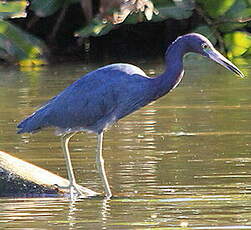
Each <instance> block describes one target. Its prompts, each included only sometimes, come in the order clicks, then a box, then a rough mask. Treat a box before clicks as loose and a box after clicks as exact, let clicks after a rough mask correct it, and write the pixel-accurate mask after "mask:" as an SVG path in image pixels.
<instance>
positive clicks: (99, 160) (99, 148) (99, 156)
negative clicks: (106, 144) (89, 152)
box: [96, 132, 112, 198]
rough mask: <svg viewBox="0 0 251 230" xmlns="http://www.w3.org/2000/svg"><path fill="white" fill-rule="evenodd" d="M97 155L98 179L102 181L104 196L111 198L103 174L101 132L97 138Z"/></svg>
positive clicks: (104, 174)
mask: <svg viewBox="0 0 251 230" xmlns="http://www.w3.org/2000/svg"><path fill="white" fill-rule="evenodd" d="M97 139H98V140H97V155H96V164H97V168H98V171H99V174H100V177H101V179H102V182H103V185H104V188H105V195H106V196H107V197H108V198H109V197H111V196H112V192H111V189H110V186H109V183H108V180H107V177H106V173H105V166H104V159H103V156H102V143H103V132H102V133H100V134H98V137H97Z"/></svg>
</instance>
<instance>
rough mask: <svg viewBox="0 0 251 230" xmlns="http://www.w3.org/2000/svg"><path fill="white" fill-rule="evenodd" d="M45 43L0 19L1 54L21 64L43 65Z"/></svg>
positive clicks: (4, 57)
mask: <svg viewBox="0 0 251 230" xmlns="http://www.w3.org/2000/svg"><path fill="white" fill-rule="evenodd" d="M42 47H44V45H43V43H42V42H41V41H40V40H38V39H37V38H35V37H34V36H32V35H30V34H28V33H25V32H24V31H22V30H21V29H19V28H18V27H16V26H14V25H13V24H11V23H9V22H7V21H4V20H0V56H1V58H3V59H5V60H7V61H10V62H18V63H19V64H20V65H41V64H44V61H43V60H42V59H41V58H40V57H41V55H42Z"/></svg>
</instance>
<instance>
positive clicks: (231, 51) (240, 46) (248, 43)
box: [224, 31, 251, 58]
mask: <svg viewBox="0 0 251 230" xmlns="http://www.w3.org/2000/svg"><path fill="white" fill-rule="evenodd" d="M224 41H225V44H226V47H227V56H228V57H229V58H234V57H239V56H244V55H250V51H251V49H250V48H251V36H250V35H249V34H247V33H245V32H240V31H237V32H232V33H228V34H226V35H225V36H224Z"/></svg>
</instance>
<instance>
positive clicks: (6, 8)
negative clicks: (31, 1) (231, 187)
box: [0, 0, 28, 19]
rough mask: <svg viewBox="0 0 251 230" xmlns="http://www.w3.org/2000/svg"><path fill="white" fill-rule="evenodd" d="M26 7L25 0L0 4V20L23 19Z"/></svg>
mask: <svg viewBox="0 0 251 230" xmlns="http://www.w3.org/2000/svg"><path fill="white" fill-rule="evenodd" d="M27 5H28V2H27V1H26V0H19V1H11V2H0V19H3V18H10V17H11V18H14V17H25V16H26V13H25V9H26V6H27Z"/></svg>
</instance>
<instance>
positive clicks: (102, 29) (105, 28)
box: [75, 18, 114, 37]
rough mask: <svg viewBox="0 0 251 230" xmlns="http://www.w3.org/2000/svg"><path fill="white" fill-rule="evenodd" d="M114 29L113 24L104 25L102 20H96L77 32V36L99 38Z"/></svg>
mask: <svg viewBox="0 0 251 230" xmlns="http://www.w3.org/2000/svg"><path fill="white" fill-rule="evenodd" d="M113 27H114V25H113V24H111V23H104V22H103V21H102V20H100V19H98V18H94V19H93V20H92V21H91V22H90V23H89V24H88V25H87V26H85V27H83V28H82V29H80V30H79V31H77V32H76V33H75V36H81V37H89V36H94V37H97V36H101V35H105V34H107V33H109V32H110V31H111V30H112V28H113Z"/></svg>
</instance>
